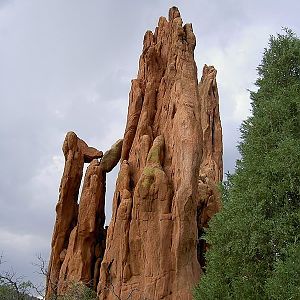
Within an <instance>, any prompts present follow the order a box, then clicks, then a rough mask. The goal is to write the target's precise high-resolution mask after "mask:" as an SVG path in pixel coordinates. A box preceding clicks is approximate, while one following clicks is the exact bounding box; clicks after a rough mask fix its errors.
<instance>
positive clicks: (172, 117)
mask: <svg viewBox="0 0 300 300" xmlns="http://www.w3.org/2000/svg"><path fill="white" fill-rule="evenodd" d="M195 45H196V39H195V36H194V33H193V30H192V26H191V24H186V25H184V26H183V23H182V19H181V17H180V13H179V11H178V9H177V8H176V7H173V8H171V9H170V11H169V18H168V20H167V19H166V18H164V17H161V18H160V19H159V23H158V27H157V28H156V29H155V31H154V33H152V32H150V31H148V32H146V34H145V37H144V43H143V52H142V55H141V57H140V62H139V71H138V75H137V78H136V79H134V80H133V81H132V86H131V91H130V95H129V107H128V116H127V124H126V129H125V133H124V139H123V140H119V141H117V142H116V143H115V144H114V145H113V146H112V148H111V149H110V150H108V151H106V152H105V154H104V155H103V156H102V152H100V151H98V150H96V149H94V148H91V147H88V146H87V145H86V144H85V143H84V142H83V141H82V140H80V139H78V138H77V137H76V135H75V134H73V133H72V134H68V135H67V138H66V141H65V143H64V147H63V149H64V153H65V157H66V166H65V171H64V175H63V178H62V184H61V190H60V199H59V203H58V205H57V220H56V225H55V230H54V235H53V242H52V254H51V260H50V270H49V280H48V291H49V282H56V283H57V285H56V290H55V293H59V294H63V293H64V292H65V290H66V288H67V285H68V283H69V282H72V281H82V282H84V283H85V284H87V285H89V286H90V287H93V288H94V289H96V287H97V292H98V295H99V299H101V300H113V299H132V300H140V299H144V300H146V299H147V300H153V299H165V300H166V299H168V300H175V299H176V300H189V299H192V293H191V291H192V288H193V287H194V285H195V284H196V283H197V282H198V281H199V278H200V276H201V273H202V271H203V268H205V261H204V253H205V251H206V249H207V247H208V245H206V244H205V242H204V241H203V240H202V234H203V231H204V228H206V227H207V226H208V222H209V220H210V219H211V218H212V216H213V215H214V214H215V213H216V212H218V211H219V209H220V207H221V205H220V201H219V192H218V188H217V183H218V182H219V181H221V180H222V174H223V165H222V164H223V163H222V152H223V149H222V147H223V146H222V128H221V122H220V116H219V96H218V90H217V84H216V70H215V69H214V68H213V67H208V66H206V65H205V66H204V68H203V75H202V78H201V81H200V82H199V83H198V78H197V67H196V64H195V61H194V48H195ZM100 157H101V160H100V161H98V159H97V158H100ZM120 158H121V164H120V171H119V175H118V178H117V182H116V189H115V194H114V199H113V212H112V220H111V222H110V225H109V227H108V230H107V231H106V230H105V229H104V228H103V226H104V219H105V216H104V202H105V200H104V199H105V197H104V195H105V177H106V173H107V172H109V171H111V170H112V168H113V167H114V166H115V165H116V164H117V163H118V162H119V160H120ZM84 162H87V163H90V165H89V167H88V169H87V172H86V175H85V179H84V184H83V189H82V194H81V198H80V202H79V205H78V204H77V196H78V190H79V186H80V181H81V177H82V169H83V164H84ZM48 295H49V292H48ZM47 299H50V298H49V297H48V298H47Z"/></svg>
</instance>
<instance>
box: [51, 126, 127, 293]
mask: <svg viewBox="0 0 300 300" xmlns="http://www.w3.org/2000/svg"><path fill="white" fill-rule="evenodd" d="M121 143H122V140H121V141H119V142H118V144H117V145H119V144H121ZM115 148H116V147H115V146H114V147H113V150H110V151H108V153H107V154H106V160H107V161H109V162H110V164H109V169H110V170H111V169H112V168H113V167H115V165H116V164H117V163H118V160H119V159H120V155H121V151H120V150H119V151H114V149H115ZM63 152H64V155H65V168H64V173H63V176H62V179H61V186H60V194H59V201H58V203H57V206H56V222H55V226H54V233H53V238H52V249H51V257H50V262H49V271H48V278H47V295H46V298H47V299H51V296H53V295H60V294H63V293H64V292H65V291H66V289H67V286H68V285H70V284H71V283H72V282H78V281H81V282H83V283H85V284H87V285H89V286H90V287H94V289H96V286H97V284H98V281H99V264H100V262H101V261H102V259H103V255H104V250H105V240H106V229H104V222H105V214H104V205H105V178H106V172H107V171H108V170H107V168H106V167H105V168H104V167H103V165H102V162H101V161H99V160H98V159H101V158H102V157H103V153H102V151H98V150H97V149H95V148H92V147H89V146H88V145H87V144H86V143H85V142H84V141H83V140H81V139H79V138H78V137H77V136H76V134H75V133H74V132H69V133H68V134H67V135H66V138H65V141H64V144H63ZM84 162H86V163H90V165H89V167H88V168H87V171H86V174H85V179H84V183H83V187H82V193H81V197H80V202H79V204H78V194H79V188H80V184H81V179H82V173H83V166H84ZM106 165H107V164H106ZM106 165H105V166H106Z"/></svg>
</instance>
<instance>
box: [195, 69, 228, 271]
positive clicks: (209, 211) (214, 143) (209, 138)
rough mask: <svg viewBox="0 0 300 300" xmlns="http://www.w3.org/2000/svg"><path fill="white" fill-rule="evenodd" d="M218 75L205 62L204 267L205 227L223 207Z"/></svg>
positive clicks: (201, 254)
mask: <svg viewBox="0 0 300 300" xmlns="http://www.w3.org/2000/svg"><path fill="white" fill-rule="evenodd" d="M216 75H217V71H216V70H215V68H214V67H212V66H207V65H205V66H204V67H203V72H202V78H201V81H200V83H199V96H200V101H201V126H202V131H203V145H204V147H203V156H202V161H201V165H200V170H199V184H198V193H199V195H198V197H197V200H198V208H197V215H198V216H197V220H198V221H197V222H198V245H197V252H198V260H199V262H200V265H201V267H202V268H205V259H204V254H205V252H206V250H207V247H208V245H207V244H206V243H205V241H204V240H203V239H201V236H202V234H203V232H204V228H207V227H208V222H209V221H210V220H211V218H212V217H213V216H214V215H215V214H216V213H217V212H218V211H219V210H220V209H221V203H220V194H219V190H218V188H217V185H216V184H217V183H219V182H221V181H222V179H223V141H222V126H221V120H220V114H219V94H218V88H217V82H216Z"/></svg>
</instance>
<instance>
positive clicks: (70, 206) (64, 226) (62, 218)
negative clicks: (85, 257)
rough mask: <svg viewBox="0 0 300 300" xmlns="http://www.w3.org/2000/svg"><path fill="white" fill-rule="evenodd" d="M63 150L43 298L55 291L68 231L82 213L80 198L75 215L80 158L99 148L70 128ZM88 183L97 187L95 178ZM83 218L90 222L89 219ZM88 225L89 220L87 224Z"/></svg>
mask: <svg viewBox="0 0 300 300" xmlns="http://www.w3.org/2000/svg"><path fill="white" fill-rule="evenodd" d="M63 153H64V156H65V168H64V173H63V176H62V179H61V184H60V188H59V200H58V203H57V205H56V221H55V226H54V232H53V237H52V244H51V247H52V249H51V256H50V261H49V267H48V276H47V292H46V294H47V299H50V297H51V295H53V294H54V295H55V294H56V293H57V289H58V286H59V284H60V283H59V274H60V271H61V267H62V265H63V263H64V262H65V260H66V258H67V257H68V256H69V254H68V250H67V249H68V248H69V246H70V235H71V233H72V232H74V230H75V229H76V228H77V226H76V225H77V222H78V219H79V222H80V221H81V219H82V216H85V217H86V214H85V212H84V211H85V210H86V208H83V209H82V205H83V204H82V203H84V201H82V203H81V204H80V206H79V217H78V203H77V202H78V193H79V188H80V183H81V178H82V173H83V165H84V162H85V161H90V160H92V159H97V158H101V157H102V155H103V154H102V152H101V151H98V150H96V149H95V148H91V147H88V145H87V144H86V143H85V142H84V141H82V140H81V139H79V138H78V137H77V135H76V134H75V133H74V132H68V133H67V135H66V138H65V141H64V144H63ZM95 161H96V160H95ZM91 183H94V185H95V187H94V189H101V187H100V185H99V182H98V183H97V184H95V180H94V179H93V180H91ZM103 196H104V194H103ZM86 198H88V199H87V200H86V201H89V198H90V197H89V195H88V196H87V197H86ZM97 201H98V202H99V201H100V199H97ZM102 202H103V203H102V205H103V208H104V199H102ZM99 205H100V204H99ZM103 208H102V209H100V211H102V214H99V213H97V217H96V218H97V220H95V221H94V222H97V224H98V223H99V222H102V226H103V224H104V211H103ZM82 210H83V211H82ZM92 210H93V212H94V213H96V210H95V207H93V208H92ZM99 218H100V219H102V221H99ZM85 221H86V220H85ZM86 222H89V223H90V222H92V220H88V221H86ZM91 226H92V224H91V225H90V227H91ZM89 230H90V228H89Z"/></svg>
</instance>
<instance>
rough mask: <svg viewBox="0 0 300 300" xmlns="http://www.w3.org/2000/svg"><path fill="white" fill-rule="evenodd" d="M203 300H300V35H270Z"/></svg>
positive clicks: (216, 227) (210, 234)
mask: <svg viewBox="0 0 300 300" xmlns="http://www.w3.org/2000/svg"><path fill="white" fill-rule="evenodd" d="M258 75H259V78H258V79H257V82H256V85H257V86H258V91H257V92H251V100H252V112H253V115H252V116H251V117H249V118H248V119H247V120H246V121H245V122H244V123H243V124H242V126H241V136H242V142H241V143H240V145H239V150H240V153H241V160H239V161H238V162H237V166H236V172H235V174H234V175H231V176H230V177H229V179H228V182H226V183H225V185H224V187H223V210H222V211H221V212H220V213H219V214H217V215H216V216H215V217H214V218H213V219H212V221H211V223H210V228H209V229H208V230H207V233H206V239H207V241H208V243H210V244H211V245H212V246H211V250H210V251H209V252H208V253H207V268H206V270H207V271H206V274H205V275H204V276H203V277H202V279H201V282H200V284H199V285H198V286H197V287H196V289H195V293H194V295H195V299H199V300H200V299H205V300H206V299H261V300H263V299H300V40H299V39H298V37H297V36H296V35H295V34H294V33H292V32H291V31H290V30H287V29H285V33H284V34H282V35H281V34H279V35H277V36H276V37H274V36H272V37H271V38H270V42H269V47H268V49H265V53H264V57H263V60H262V63H261V65H260V66H259V67H258Z"/></svg>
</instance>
